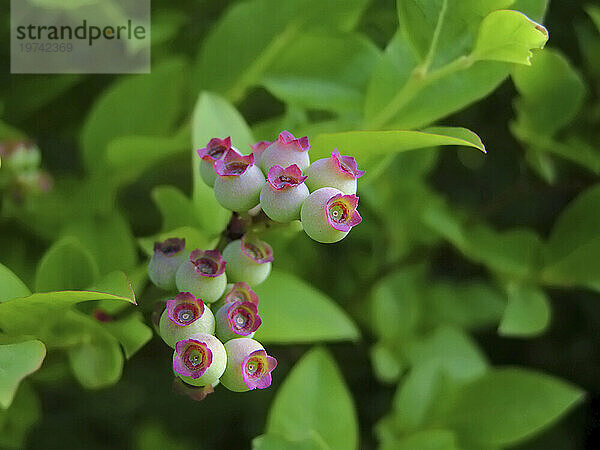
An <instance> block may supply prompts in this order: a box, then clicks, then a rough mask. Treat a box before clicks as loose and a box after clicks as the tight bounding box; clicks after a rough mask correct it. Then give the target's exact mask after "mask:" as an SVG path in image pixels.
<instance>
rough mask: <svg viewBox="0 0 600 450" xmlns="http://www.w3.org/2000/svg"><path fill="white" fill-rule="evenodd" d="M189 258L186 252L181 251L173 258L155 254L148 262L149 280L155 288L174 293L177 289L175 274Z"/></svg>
mask: <svg viewBox="0 0 600 450" xmlns="http://www.w3.org/2000/svg"><path fill="white" fill-rule="evenodd" d="M187 258H188V254H187V252H185V251H181V252H179V253H177V254H175V255H173V256H166V255H164V254H162V253H158V252H155V253H154V254H153V255H152V256H151V257H150V261H149V262H148V278H150V281H152V283H154V285H155V286H157V287H159V288H161V289H164V290H165V291H172V290H174V289H175V274H176V273H177V269H179V266H180V265H181V264H182V263H184V262H185V261H186V260H187Z"/></svg>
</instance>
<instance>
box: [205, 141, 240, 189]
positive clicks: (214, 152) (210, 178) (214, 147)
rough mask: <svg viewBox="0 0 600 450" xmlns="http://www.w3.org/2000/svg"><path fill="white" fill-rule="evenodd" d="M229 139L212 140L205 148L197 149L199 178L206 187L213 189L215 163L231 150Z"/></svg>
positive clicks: (215, 173)
mask: <svg viewBox="0 0 600 450" xmlns="http://www.w3.org/2000/svg"><path fill="white" fill-rule="evenodd" d="M231 148H232V147H231V137H226V138H225V139H219V138H212V139H211V140H210V141H209V142H208V144H206V147H204V148H200V149H198V156H200V158H201V161H200V177H202V181H204V182H205V183H206V184H207V185H208V186H210V187H213V186H214V184H215V180H216V179H217V172H215V161H218V160H220V159H223V157H224V156H225V153H226V152H227V150H229V149H231Z"/></svg>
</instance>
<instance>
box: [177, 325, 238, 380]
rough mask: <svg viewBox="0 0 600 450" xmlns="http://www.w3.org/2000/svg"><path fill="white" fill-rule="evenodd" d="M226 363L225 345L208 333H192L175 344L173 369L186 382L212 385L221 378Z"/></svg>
mask: <svg viewBox="0 0 600 450" xmlns="http://www.w3.org/2000/svg"><path fill="white" fill-rule="evenodd" d="M226 365H227V353H226V351H225V347H224V346H223V344H222V343H221V341H219V340H218V339H217V338H216V337H214V336H212V335H210V334H202V333H199V334H193V335H191V336H190V337H189V338H188V339H185V340H182V341H179V342H177V344H175V352H174V353H173V370H174V372H175V374H176V375H177V376H179V377H180V378H181V379H182V380H183V381H185V382H186V383H187V384H190V385H192V386H208V385H212V384H213V383H216V382H217V381H218V380H219V378H221V376H222V375H223V372H225V367H226Z"/></svg>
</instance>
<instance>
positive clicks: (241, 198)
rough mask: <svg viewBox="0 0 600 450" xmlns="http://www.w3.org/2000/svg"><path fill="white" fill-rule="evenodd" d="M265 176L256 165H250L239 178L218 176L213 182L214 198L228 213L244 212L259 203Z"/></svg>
mask: <svg viewBox="0 0 600 450" xmlns="http://www.w3.org/2000/svg"><path fill="white" fill-rule="evenodd" d="M265 182H266V180H265V176H264V175H263V173H262V172H261V171H260V169H259V168H258V167H257V166H256V165H251V166H249V167H248V169H246V172H244V173H243V174H241V175H240V176H226V177H222V176H218V175H217V179H216V180H215V184H214V189H215V198H216V199H217V201H218V202H219V204H220V205H221V206H222V207H223V208H225V209H229V210H230V211H237V212H246V211H249V210H251V209H252V208H254V207H255V206H256V205H258V203H259V201H260V200H259V198H260V190H261V189H262V187H263V185H264V184H265Z"/></svg>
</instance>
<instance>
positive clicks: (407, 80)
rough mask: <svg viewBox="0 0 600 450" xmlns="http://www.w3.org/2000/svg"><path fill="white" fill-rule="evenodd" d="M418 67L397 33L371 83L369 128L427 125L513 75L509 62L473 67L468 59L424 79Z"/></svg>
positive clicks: (367, 102) (485, 62)
mask: <svg viewBox="0 0 600 450" xmlns="http://www.w3.org/2000/svg"><path fill="white" fill-rule="evenodd" d="M454 42H458V41H454ZM461 42H462V41H461ZM418 64H419V61H418V60H417V59H416V58H415V56H414V55H413V52H412V51H411V46H410V44H409V42H407V39H406V37H405V36H403V35H402V33H400V32H398V33H396V35H395V36H394V37H393V38H392V40H391V41H390V43H389V44H388V46H387V47H386V49H385V52H384V54H383V57H382V58H381V59H380V61H379V64H378V65H377V66H375V69H374V71H373V75H372V77H371V80H370V82H369V86H368V89H367V97H366V100H365V114H364V116H365V124H366V126H367V127H368V128H372V129H373V128H375V129H376V128H382V127H385V128H388V129H389V128H396V129H412V128H418V127H425V126H427V125H430V124H431V123H433V122H435V121H436V120H439V119H441V118H443V117H445V116H447V115H449V114H451V113H453V112H456V111H458V110H460V109H462V108H464V107H466V106H467V105H469V104H471V103H473V102H475V101H477V100H479V99H481V98H483V97H485V96H487V95H488V94H489V93H490V92H492V91H493V90H494V89H496V87H497V86H498V85H499V84H500V83H501V82H502V80H504V79H505V78H506V77H507V76H508V73H509V68H508V67H507V64H505V63H501V62H497V61H479V62H475V63H474V64H473V62H472V60H470V59H468V58H466V57H465V58H462V59H457V60H456V61H455V62H454V63H453V66H450V67H447V68H440V69H439V70H437V71H434V72H431V73H430V74H429V75H427V76H425V77H420V76H418V75H416V74H417V73H418V70H417V65H418Z"/></svg>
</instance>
